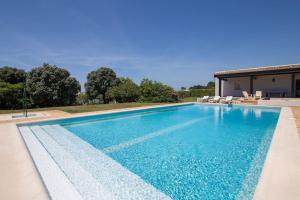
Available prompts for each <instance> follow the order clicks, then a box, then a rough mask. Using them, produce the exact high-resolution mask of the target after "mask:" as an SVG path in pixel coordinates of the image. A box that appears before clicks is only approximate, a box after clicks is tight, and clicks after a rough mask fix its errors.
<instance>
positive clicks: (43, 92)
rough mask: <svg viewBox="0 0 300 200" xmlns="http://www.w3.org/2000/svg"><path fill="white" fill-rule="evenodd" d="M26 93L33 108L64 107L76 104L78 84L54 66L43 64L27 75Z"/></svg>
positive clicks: (62, 70)
mask: <svg viewBox="0 0 300 200" xmlns="http://www.w3.org/2000/svg"><path fill="white" fill-rule="evenodd" d="M27 83H28V91H29V93H30V98H31V100H32V103H33V104H34V105H35V106H39V107H46V106H65V105H72V104H74V103H75V102H76V96H77V94H78V92H79V91H80V84H79V82H78V81H77V80H76V79H75V78H73V77H71V76H70V73H69V72H68V71H67V70H65V69H62V68H59V67H56V66H55V65H49V64H46V63H45V64H43V65H42V66H41V67H38V68H34V69H32V70H31V71H30V72H29V74H28V79H27Z"/></svg>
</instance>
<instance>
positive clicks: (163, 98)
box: [140, 79, 178, 102]
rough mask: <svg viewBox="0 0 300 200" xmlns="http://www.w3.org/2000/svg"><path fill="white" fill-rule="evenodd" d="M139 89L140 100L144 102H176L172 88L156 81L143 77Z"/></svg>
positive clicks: (175, 95)
mask: <svg viewBox="0 0 300 200" xmlns="http://www.w3.org/2000/svg"><path fill="white" fill-rule="evenodd" d="M140 90H141V97H140V100H141V101H144V102H176V101H177V100H178V98H177V94H176V93H175V91H174V89H173V88H171V87H170V86H168V85H165V84H163V83H160V82H157V81H152V80H149V79H143V80H142V82H141V84H140Z"/></svg>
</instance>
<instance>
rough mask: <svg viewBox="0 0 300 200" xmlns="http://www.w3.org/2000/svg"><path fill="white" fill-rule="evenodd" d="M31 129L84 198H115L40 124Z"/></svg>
mask: <svg viewBox="0 0 300 200" xmlns="http://www.w3.org/2000/svg"><path fill="white" fill-rule="evenodd" d="M30 129H31V131H32V132H33V133H34V135H35V136H36V137H37V138H38V139H39V141H40V142H41V144H42V145H43V146H44V147H45V148H46V149H47V151H48V152H49V153H50V155H51V156H52V158H53V159H54V160H55V162H56V163H58V166H59V167H60V168H61V170H62V171H63V172H64V174H65V175H66V176H67V177H68V179H69V180H70V182H71V183H72V184H73V186H74V187H75V188H76V189H77V191H78V192H79V193H80V194H81V196H82V197H83V199H91V200H92V199H115V198H114V196H113V195H112V194H111V193H110V192H109V191H107V190H106V188H105V187H104V186H103V185H101V184H100V183H99V182H98V181H96V180H95V179H94V178H93V176H92V175H91V174H90V173H89V172H87V171H86V170H85V169H84V168H82V167H81V165H80V164H79V163H78V162H77V161H76V160H75V159H74V158H73V155H71V154H70V153H69V152H67V151H66V150H65V149H64V148H63V147H62V146H61V145H60V144H58V143H57V142H56V141H55V140H54V139H53V138H52V137H51V136H50V135H48V132H46V131H45V130H44V129H43V128H41V127H40V126H31V127H30Z"/></svg>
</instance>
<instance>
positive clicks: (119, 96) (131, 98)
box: [107, 78, 140, 103]
mask: <svg viewBox="0 0 300 200" xmlns="http://www.w3.org/2000/svg"><path fill="white" fill-rule="evenodd" d="M107 97H108V98H109V99H115V100H116V101H117V102H119V103H124V102H135V101H137V100H138V98H139V97H140V88H139V86H138V85H137V84H135V83H134V82H133V81H132V80H131V79H129V78H119V79H118V83H117V85H116V86H114V87H112V88H110V89H109V90H108V91H107Z"/></svg>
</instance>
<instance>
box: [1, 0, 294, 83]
mask: <svg viewBox="0 0 300 200" xmlns="http://www.w3.org/2000/svg"><path fill="white" fill-rule="evenodd" d="M299 10H300V1H288V0H285V1H276V0H271V1H263V0H259V1H240V0H237V1H229V0H226V1H225V0H220V1H213V0H207V1H201V0H195V1H191V0H179V1H176V0H169V1H167V0H144V1H143V0H135V1H133V0H119V1H115V0H105V1H102V0H95V1H79V0H78V1H76V0H70V1H65V0H57V1H55V0H48V1H46V0H36V1H32V0H26V1H20V0H18V1H15V0H1V2H0V27H1V28H0V66H3V65H9V66H15V67H20V68H23V69H26V70H30V69H31V68H32V67H36V66H39V65H41V64H42V63H43V62H48V63H50V64H56V65H58V66H61V67H64V68H67V69H68V70H69V71H70V72H71V74H72V75H73V76H75V77H76V78H77V79H78V80H80V82H81V83H84V81H85V79H86V75H87V73H88V72H89V71H91V70H94V69H96V68H97V67H100V66H109V67H111V68H113V69H114V70H115V71H116V72H117V74H118V75H119V76H127V77H131V78H133V79H134V80H135V81H136V82H139V81H140V80H141V79H142V78H144V77H147V78H150V79H155V80H159V81H162V82H164V83H167V84H170V85H172V86H173V87H175V88H179V87H180V86H191V85H193V84H206V83H207V82H208V81H210V80H213V72H215V71H218V70H226V69H232V68H247V67H254V66H261V65H278V64H290V63H300V12H299Z"/></svg>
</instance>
